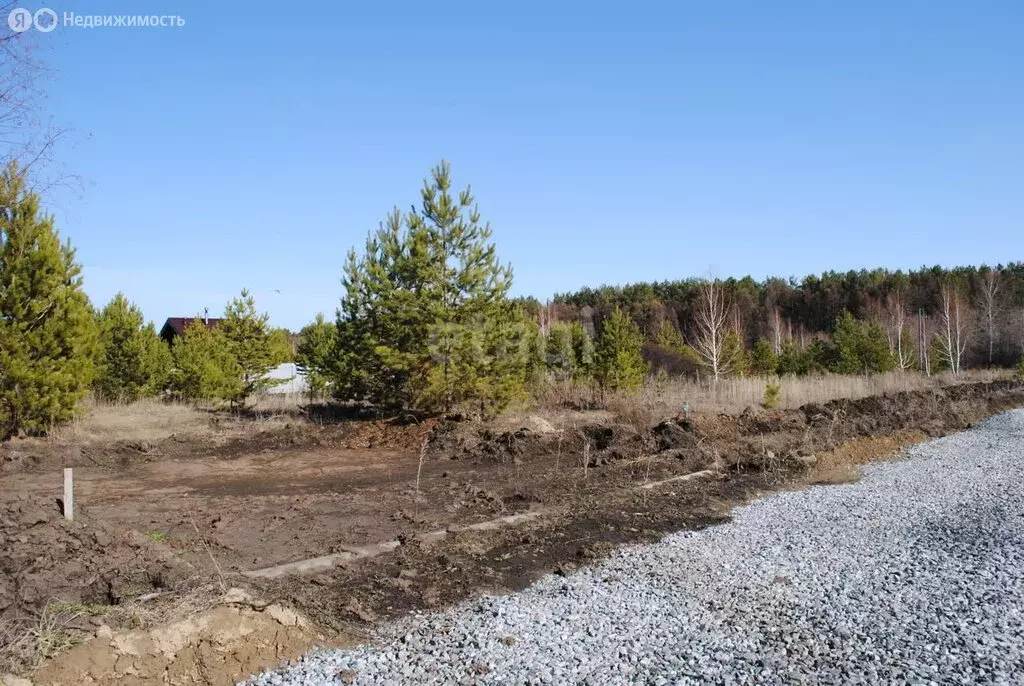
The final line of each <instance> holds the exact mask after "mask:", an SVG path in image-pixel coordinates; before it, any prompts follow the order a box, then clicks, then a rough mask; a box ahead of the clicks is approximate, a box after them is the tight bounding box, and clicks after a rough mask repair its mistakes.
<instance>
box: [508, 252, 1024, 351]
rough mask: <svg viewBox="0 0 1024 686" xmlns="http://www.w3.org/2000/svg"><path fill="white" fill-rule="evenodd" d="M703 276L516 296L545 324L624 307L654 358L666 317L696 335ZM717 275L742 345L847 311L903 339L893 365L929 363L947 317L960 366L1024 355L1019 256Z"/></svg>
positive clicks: (811, 333)
mask: <svg viewBox="0 0 1024 686" xmlns="http://www.w3.org/2000/svg"><path fill="white" fill-rule="evenodd" d="M707 283H708V279H699V278H689V279H684V280H677V281H661V282H652V283H636V284H629V285H626V286H601V287H598V288H588V287H585V288H581V289H580V290H578V291H575V292H572V293H560V294H556V295H555V296H554V299H553V301H552V302H549V303H547V304H542V303H540V302H539V301H537V300H536V299H533V298H526V299H523V300H522V302H523V305H524V307H525V308H526V309H527V310H528V311H530V312H531V313H532V314H533V315H534V316H535V317H536V318H537V320H538V321H539V322H541V325H542V327H544V326H546V325H547V323H548V322H579V323H581V324H582V325H583V326H584V327H586V328H588V329H590V330H591V331H592V332H599V331H600V329H601V323H602V321H604V319H605V318H607V317H608V316H609V315H610V314H611V313H612V312H613V311H614V310H615V308H621V309H622V310H623V311H625V312H627V313H628V314H629V315H630V317H631V318H632V319H633V320H634V321H635V322H636V324H637V325H638V326H639V328H640V330H641V332H643V334H644V336H645V338H646V339H647V341H648V343H649V344H651V345H649V346H648V357H650V358H652V361H654V360H653V358H655V357H657V354H656V353H657V351H655V350H653V349H652V347H656V344H657V342H658V340H659V337H661V338H662V339H664V331H665V327H666V326H667V327H670V328H671V329H673V330H674V331H676V332H678V333H679V334H680V335H681V337H682V339H683V340H684V341H686V342H688V343H689V342H694V341H697V340H699V339H700V338H701V336H702V335H703V330H702V327H701V326H700V325H699V322H700V319H701V317H700V315H701V312H702V310H704V309H706V308H705V307H704V305H705V303H706V298H704V297H702V288H703V287H704V286H705V285H706V284H707ZM718 283H719V284H720V286H721V290H722V293H721V296H722V299H723V300H724V303H725V308H726V310H727V316H726V322H725V327H726V328H727V329H729V330H731V331H735V332H736V334H737V336H738V338H739V340H740V341H742V344H743V347H744V348H746V349H751V350H752V349H753V348H754V347H755V346H756V345H757V343H758V341H765V342H767V343H768V344H769V345H770V346H771V348H772V349H773V352H774V353H775V354H776V355H781V354H782V353H783V352H784V350H785V348H786V346H787V345H790V346H792V347H793V348H795V349H797V350H804V349H807V348H808V347H809V346H811V345H813V344H814V342H815V341H822V340H828V339H830V338H831V337H832V335H833V334H834V333H835V331H836V324H837V321H838V320H839V318H840V315H841V314H842V313H843V312H844V311H845V312H848V313H849V314H850V315H852V317H853V318H854V319H855V320H857V321H860V322H869V323H876V324H877V325H878V327H880V328H881V330H882V331H883V332H884V334H885V337H886V340H887V342H888V343H889V345H890V348H891V349H893V351H894V352H896V348H897V347H898V344H899V342H900V341H899V340H898V339H904V340H903V342H904V343H905V344H906V346H907V347H908V348H910V349H911V350H910V353H911V355H910V357H911V359H910V360H909V361H910V362H912V364H909V365H901V364H899V361H897V364H896V366H897V367H898V368H899V367H902V368H907V369H909V368H914V369H921V370H922V371H931V369H927V370H926V369H924V366H925V365H928V364H929V361H928V360H927V358H926V357H925V356H924V355H922V354H921V353H922V351H928V350H929V349H932V348H933V347H934V346H935V345H936V337H938V338H939V339H940V341H939V343H938V345H939V346H940V347H941V345H942V341H941V339H944V338H946V337H947V327H946V324H947V321H946V320H947V319H948V320H949V322H948V323H949V324H950V328H951V329H953V330H952V331H949V332H948V333H949V334H950V335H949V337H950V338H953V339H959V346H960V347H961V348H962V351H963V352H962V355H961V364H962V365H963V367H965V368H966V367H987V366H1003V367H1006V366H1012V365H1013V364H1014V363H1015V362H1016V361H1017V360H1018V359H1020V357H1021V355H1022V354H1024V262H1009V263H1008V264H1006V265H996V266H994V267H989V266H984V265H983V266H980V267H975V266H967V267H955V268H948V269H947V268H943V267H939V266H935V267H922V268H921V269H918V270H914V271H909V272H903V271H890V270H888V269H883V268H879V269H873V270H866V269H862V270H860V271H849V272H834V271H828V272H824V273H822V274H821V275H820V276H819V275H811V276H807V277H805V278H804V279H802V280H799V281H798V280H797V279H795V278H792V277H791V278H789V279H782V278H769V279H766V280H764V281H756V280H754V279H753V278H751V277H749V276H746V277H743V278H739V279H737V278H727V279H722V280H720V281H718ZM947 306H948V307H947ZM947 315H948V316H947ZM956 329H959V335H958V332H957V331H956ZM922 341H924V343H925V345H923V346H922V344H921V342H922ZM953 345H954V347H956V345H957V341H956V340H954V342H953ZM933 353H934V351H933ZM954 353H955V350H954ZM947 356H948V355H947ZM935 357H938V358H940V359H939V360H938V361H936V360H935V359H932V360H931V361H930V363H931V364H932V365H935V364H937V365H938V368H942V367H944V366H946V365H944V364H943V362H942V359H941V358H942V357H945V356H944V355H943V354H942V351H941V350H940V351H939V352H938V353H937V354H933V355H932V358H935Z"/></svg>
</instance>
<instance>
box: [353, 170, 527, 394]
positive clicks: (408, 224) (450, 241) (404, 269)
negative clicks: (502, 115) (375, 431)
mask: <svg viewBox="0 0 1024 686" xmlns="http://www.w3.org/2000/svg"><path fill="white" fill-rule="evenodd" d="M490 237H491V229H490V226H489V225H487V224H484V223H481V220H480V213H479V211H478V210H477V207H476V204H475V202H474V200H473V196H472V194H471V192H470V190H469V189H468V188H467V189H466V190H464V191H462V192H460V193H458V194H455V193H453V191H452V180H451V168H450V166H449V165H448V163H447V162H442V163H441V164H440V165H439V166H437V167H435V168H434V169H433V170H432V171H431V176H430V178H429V179H427V180H426V181H425V182H424V185H423V189H422V191H421V206H420V209H419V210H418V211H413V212H411V213H410V214H409V215H407V216H406V217H404V218H403V217H402V215H401V213H399V211H398V210H395V211H393V212H392V213H391V215H389V216H388V218H387V219H386V221H385V222H384V224H382V225H381V227H380V228H379V229H378V230H377V231H376V232H375V233H374V234H372V235H370V236H369V237H368V238H367V241H366V250H365V253H364V254H363V256H362V257H361V258H357V256H356V255H355V253H354V252H350V253H349V257H348V262H347V264H346V267H345V276H344V278H343V280H342V283H343V285H344V287H345V296H344V298H343V299H342V303H341V307H340V309H339V314H338V331H339V343H340V345H339V355H338V370H339V374H338V383H337V391H338V393H339V395H341V397H349V398H368V399H369V400H371V401H373V402H375V403H377V404H380V405H384V406H391V407H404V408H408V409H415V410H426V411H431V412H433V411H447V410H448V409H450V408H452V407H453V406H455V405H457V404H460V403H462V402H469V403H471V404H474V403H476V402H477V401H479V400H481V396H480V394H481V393H482V392H483V391H482V389H484V388H498V387H506V386H507V385H508V383H511V384H513V385H514V384H515V380H516V379H521V378H522V377H523V375H522V374H521V373H520V372H521V371H522V370H521V369H519V368H518V367H516V365H522V364H523V360H522V359H521V357H520V358H516V360H515V364H513V365H512V367H511V368H510V367H509V366H508V365H505V364H495V360H493V359H489V358H488V356H484V357H478V356H479V355H480V353H481V351H482V350H485V349H488V348H490V349H493V350H512V349H514V348H516V345H514V344H513V343H514V339H515V338H516V337H517V336H518V337H521V333H518V334H517V333H515V331H516V330H517V328H518V327H516V326H511V325H509V326H506V325H505V324H506V322H507V321H510V320H509V319H508V318H509V315H508V313H507V311H506V305H507V302H506V295H507V293H508V290H509V288H510V287H511V283H512V270H511V268H510V267H508V266H504V265H502V264H500V263H499V262H498V258H497V253H496V251H495V247H494V244H493V243H491V241H490ZM495 324H497V326H494V325H495ZM495 336H505V337H506V338H507V340H505V341H503V342H501V344H498V343H497V342H496V341H495V340H494V337H495ZM502 362H504V361H502ZM512 368H515V373H511V374H510V378H509V379H494V378H489V377H488V378H480V376H479V375H480V374H484V375H490V374H493V373H498V372H497V371H496V370H499V369H500V370H506V371H508V370H510V369H512ZM501 373H505V371H502V372H501ZM474 375H476V376H474ZM506 382H508V383H506Z"/></svg>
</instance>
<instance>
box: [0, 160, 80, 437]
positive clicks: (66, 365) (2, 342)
mask: <svg viewBox="0 0 1024 686" xmlns="http://www.w3.org/2000/svg"><path fill="white" fill-rule="evenodd" d="M80 271H81V268H80V267H79V265H78V264H77V263H76V262H75V251H74V250H73V249H72V248H71V245H70V243H63V244H62V243H61V241H60V238H59V236H58V233H57V230H56V229H55V228H54V226H53V218H52V217H49V216H45V215H44V214H42V212H41V210H40V208H39V197H38V196H37V195H36V194H35V193H31V192H29V191H28V190H26V188H25V179H24V174H23V173H22V172H21V171H20V170H19V169H18V168H17V166H16V165H14V164H11V165H9V166H8V167H7V168H6V169H5V170H4V171H3V173H2V174H0V438H6V437H10V436H12V435H14V434H17V433H19V432H26V433H33V434H38V433H43V432H45V431H46V430H48V429H49V428H50V427H52V426H53V425H55V424H57V423H59V422H62V421H66V420H68V419H70V418H71V417H73V416H74V414H75V413H76V411H77V410H78V409H79V401H80V400H81V399H82V398H83V397H84V395H85V394H86V392H87V391H88V388H89V385H90V383H91V382H92V379H93V373H94V361H95V345H96V325H95V321H94V319H93V313H92V308H91V307H90V305H89V300H88V298H87V297H86V295H85V293H84V292H83V291H82V280H81V277H80V276H79V273H80Z"/></svg>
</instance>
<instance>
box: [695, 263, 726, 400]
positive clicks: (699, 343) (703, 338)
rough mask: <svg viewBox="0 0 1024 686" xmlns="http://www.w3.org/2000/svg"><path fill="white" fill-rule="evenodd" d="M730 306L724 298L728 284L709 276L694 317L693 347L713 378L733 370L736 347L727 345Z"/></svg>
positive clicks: (703, 284)
mask: <svg viewBox="0 0 1024 686" xmlns="http://www.w3.org/2000/svg"><path fill="white" fill-rule="evenodd" d="M729 310H730V308H729V306H728V304H727V303H726V301H725V288H724V287H723V285H722V283H721V282H720V281H718V280H717V279H709V280H707V281H705V282H703V283H702V284H701V286H700V295H699V296H698V298H697V307H696V309H695V311H694V321H693V332H694V340H693V346H692V347H693V349H694V350H695V351H696V352H697V355H699V356H700V358H701V361H702V362H703V363H704V365H705V366H706V367H707V368H708V370H709V371H710V372H711V376H712V379H713V381H714V382H715V383H716V384H717V382H718V379H719V378H720V377H722V376H723V375H725V374H728V373H729V372H730V371H732V368H733V365H734V364H735V362H736V354H737V351H735V350H731V349H730V348H729V347H728V346H726V345H725V340H726V336H727V334H728V333H729Z"/></svg>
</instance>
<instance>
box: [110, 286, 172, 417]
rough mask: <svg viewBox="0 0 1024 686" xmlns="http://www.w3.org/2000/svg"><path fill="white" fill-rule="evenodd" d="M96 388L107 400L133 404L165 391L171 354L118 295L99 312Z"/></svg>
mask: <svg viewBox="0 0 1024 686" xmlns="http://www.w3.org/2000/svg"><path fill="white" fill-rule="evenodd" d="M97 323H98V329H99V346H98V351H99V358H98V364H97V373H96V380H95V383H94V388H95V390H96V393H97V394H98V395H99V396H100V397H102V398H105V399H106V400H113V401H117V402H133V401H135V400H138V399H139V398H143V397H146V396H151V395H156V394H158V393H160V392H161V391H162V390H163V387H164V384H165V382H166V380H167V375H168V373H169V367H170V351H169V350H168V348H167V345H166V344H164V342H163V341H161V340H160V337H159V336H157V333H156V329H155V328H154V327H153V325H152V324H149V325H146V324H145V323H144V321H143V316H142V310H140V309H139V308H138V307H136V306H135V305H134V304H132V303H130V302H129V301H128V298H126V297H125V296H124V294H123V293H118V294H117V295H115V296H114V298H113V299H112V300H111V301H110V302H109V303H107V305H106V306H105V307H104V308H103V310H102V311H101V312H100V314H99V316H98V318H97Z"/></svg>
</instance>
